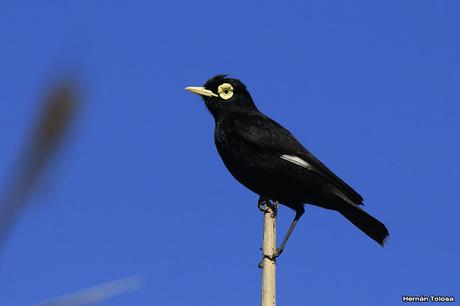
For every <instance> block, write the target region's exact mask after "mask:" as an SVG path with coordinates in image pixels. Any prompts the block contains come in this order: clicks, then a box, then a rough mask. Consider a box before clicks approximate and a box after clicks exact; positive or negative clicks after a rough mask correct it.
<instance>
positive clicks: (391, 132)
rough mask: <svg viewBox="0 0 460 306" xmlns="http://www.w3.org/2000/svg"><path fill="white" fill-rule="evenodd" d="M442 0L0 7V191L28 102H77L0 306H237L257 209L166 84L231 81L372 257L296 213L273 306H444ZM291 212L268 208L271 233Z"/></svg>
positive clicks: (449, 289) (15, 250)
mask: <svg viewBox="0 0 460 306" xmlns="http://www.w3.org/2000/svg"><path fill="white" fill-rule="evenodd" d="M459 13H460V4H459V2H458V1H454V0H451V1H449V0H446V1H410V0H408V1H385V2H373V1H348V2H343V1H293V2H291V3H289V5H281V4H279V2H274V1H272V2H266V3H264V4H257V3H250V2H247V1H240V0H232V1H227V2H223V3H218V2H215V1H193V2H190V1H188V2H185V1H184V2H179V1H162V2H161V3H156V2H153V1H118V2H117V3H114V1H65V0H63V1H12V0H3V1H2V2H0V84H1V86H0V88H1V90H0V139H1V140H2V141H1V146H0V148H1V150H0V183H1V185H0V190H2V191H3V194H4V189H5V186H6V185H7V181H8V175H9V173H10V172H11V169H12V167H13V166H14V163H15V160H16V158H17V155H18V154H19V153H20V152H21V149H22V147H23V145H24V143H25V142H26V139H27V137H28V136H29V132H28V131H29V130H30V129H31V127H32V126H33V120H34V118H35V116H36V114H37V111H38V110H39V107H40V103H41V101H40V99H39V97H40V96H41V95H42V94H43V92H44V88H46V87H47V86H49V85H50V84H51V83H52V82H53V80H55V79H57V78H59V77H60V76H62V75H65V74H67V73H68V72H72V73H73V74H74V75H77V76H78V77H79V78H80V80H81V85H82V86H81V87H82V88H83V91H84V96H85V101H84V102H85V103H84V105H83V107H82V109H81V110H80V113H79V116H78V120H77V121H76V122H75V125H74V129H73V130H72V132H71V134H70V135H69V136H71V137H69V141H67V142H66V146H65V147H63V148H62V149H61V151H60V154H59V156H58V157H57V158H56V160H55V162H54V163H53V164H52V166H51V167H50V169H48V171H47V173H46V174H45V175H44V178H43V180H42V181H41V182H40V185H39V186H38V188H37V190H36V192H35V194H34V196H33V198H32V199H31V200H30V201H29V207H28V209H27V210H26V211H25V212H24V213H23V214H22V215H21V216H20V218H19V219H18V220H17V222H16V223H15V225H14V228H13V229H12V231H11V232H10V236H9V238H8V240H7V243H6V245H5V246H4V247H3V249H2V254H1V255H0V305H8V306H16V305H30V304H34V303H38V302H41V301H44V300H47V299H49V298H53V297H57V296H60V295H63V294H66V293H71V292H75V291H78V290H81V289H84V288H88V287H92V286H94V285H97V284H100V283H103V282H106V281H110V280H113V279H117V278H120V277H125V276H129V275H137V276H138V277H140V278H141V279H142V282H143V286H142V288H141V289H140V290H138V291H135V292H132V293H129V294H125V295H120V296H118V297H114V298H112V299H110V300H107V301H106V302H105V303H104V305H115V306H117V305H199V306H207V305H256V304H257V303H259V298H260V271H259V269H258V268H257V263H258V261H259V259H260V251H259V247H260V245H261V239H262V215H261V213H260V212H259V211H258V209H257V208H256V200H257V196H256V195H255V194H253V193H251V192H250V191H248V190H246V189H244V187H242V186H240V185H239V184H238V183H237V182H236V181H235V180H234V179H233V178H232V177H231V175H230V174H229V173H227V171H226V169H225V168H224V166H223V164H222V162H221V160H220V158H219V156H218V154H217V152H216V150H215V148H214V141H213V128H214V122H213V119H212V118H211V116H210V115H209V114H208V113H207V111H206V110H205V108H204V105H203V103H202V102H201V100H200V99H199V98H198V97H196V96H194V95H191V94H189V93H187V92H185V91H184V90H183V88H184V87H185V86H190V85H201V84H203V83H204V82H205V81H206V80H207V79H208V78H209V77H211V76H213V75H215V74H217V73H228V74H230V75H232V76H234V77H238V78H240V79H241V80H243V82H245V83H246V85H247V86H248V88H249V90H250V92H251V94H252V96H253V98H254V99H255V101H256V104H257V105H258V107H259V108H260V109H261V110H262V111H263V112H265V113H266V114H268V115H269V116H271V117H272V118H274V119H275V120H277V121H278V122H280V123H281V124H283V125H284V126H286V127H287V128H289V129H290V130H291V131H292V132H293V133H294V134H295V135H296V136H297V138H298V139H299V140H300V141H301V142H302V143H303V144H304V145H305V146H306V147H307V148H309V149H310V150H311V151H312V152H313V153H314V154H315V155H316V156H317V157H318V158H320V159H321V160H322V161H323V162H324V163H326V164H327V165H328V166H329V167H330V168H331V169H332V170H333V171H334V172H336V173H337V174H338V175H339V176H341V177H342V178H343V179H344V180H346V181H347V182H348V183H349V184H350V185H352V186H353V187H355V188H356V189H357V190H358V191H359V192H360V193H361V194H362V195H363V196H364V198H365V205H366V206H365V208H366V210H367V211H369V212H370V213H371V214H373V215H374V216H376V217H378V218H379V219H380V220H382V221H383V222H384V223H385V224H386V225H387V227H388V228H389V230H390V239H389V243H388V246H387V247H385V248H381V247H379V246H378V245H377V244H376V243H374V242H373V241H372V240H370V239H369V238H368V237H366V236H365V235H363V234H362V233H361V232H360V231H359V230H357V229H356V228H355V227H354V226H353V225H351V224H350V223H349V222H347V221H346V220H345V219H344V218H343V217H341V216H340V215H338V214H336V213H333V212H330V211H326V210H322V209H320V208H317V207H313V206H307V207H306V214H305V215H304V217H303V219H302V220H301V222H300V223H299V225H298V227H297V228H296V231H295V232H294V234H293V237H292V238H291V240H290V241H289V243H288V245H287V248H286V251H285V253H284V254H283V255H282V257H281V258H280V259H279V261H278V302H279V304H280V305H292V306H294V305H396V304H398V303H401V302H400V301H401V296H402V295H403V294H412V295H417V294H426V295H429V294H441V295H442V294H444V295H454V296H456V297H457V299H458V298H460V287H459V286H458V284H459V283H460V276H459V275H460V274H459V270H460V269H459V268H460V264H459V261H458V258H460V245H459V243H460V240H459V225H458V224H459V223H458V215H459V214H460V206H459V200H458V198H459V196H460V194H459V185H458V183H459V181H460V174H459V173H460V165H459V162H458V156H460V145H459V141H458V140H459V137H458V131H459V130H460V121H459V116H460V103H459V100H460V94H459V92H460V91H459V90H458V84H459V81H460V56H459V54H460V40H459V39H458V38H459V35H460V19H459V18H458V17H459ZM292 217H293V212H292V211H290V210H289V209H287V208H282V209H281V211H280V216H279V235H280V236H281V235H282V234H283V233H284V232H285V230H286V229H287V226H288V224H289V222H290V220H291V218H292Z"/></svg>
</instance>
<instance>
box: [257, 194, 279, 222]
mask: <svg viewBox="0 0 460 306" xmlns="http://www.w3.org/2000/svg"><path fill="white" fill-rule="evenodd" d="M278 203H279V202H278V201H270V200H269V199H266V198H262V197H260V199H259V202H257V207H258V208H259V210H260V211H261V212H266V211H267V210H268V209H269V208H271V210H272V211H273V212H272V215H271V217H272V218H274V217H276V215H277V213H278Z"/></svg>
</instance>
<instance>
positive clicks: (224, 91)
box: [217, 83, 233, 100]
mask: <svg viewBox="0 0 460 306" xmlns="http://www.w3.org/2000/svg"><path fill="white" fill-rule="evenodd" d="M217 93H218V94H219V96H220V97H221V98H222V99H224V100H228V99H230V98H231V97H233V86H232V85H230V84H228V83H224V84H222V85H220V86H219V87H218V88H217Z"/></svg>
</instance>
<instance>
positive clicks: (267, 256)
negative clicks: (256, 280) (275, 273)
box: [258, 248, 283, 269]
mask: <svg viewBox="0 0 460 306" xmlns="http://www.w3.org/2000/svg"><path fill="white" fill-rule="evenodd" d="M261 250H262V249H261ZM281 253H283V249H280V248H277V249H276V251H275V253H274V254H271V255H268V254H262V259H261V260H260V262H259V265H258V266H259V268H260V269H262V268H263V267H264V259H265V258H267V259H268V260H270V261H273V262H275V263H276V258H278V256H280V255H281Z"/></svg>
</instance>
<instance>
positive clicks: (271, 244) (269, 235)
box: [261, 205, 276, 306]
mask: <svg viewBox="0 0 460 306" xmlns="http://www.w3.org/2000/svg"><path fill="white" fill-rule="evenodd" d="M262 252H263V254H264V258H263V259H262V264H261V267H262V303H261V305H262V306H276V278H275V275H276V274H275V273H276V260H275V259H271V258H268V257H267V256H266V255H268V256H272V255H273V254H275V252H276V213H275V212H274V211H273V208H271V207H269V206H268V205H267V206H266V208H265V209H264V241H263V246H262Z"/></svg>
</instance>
